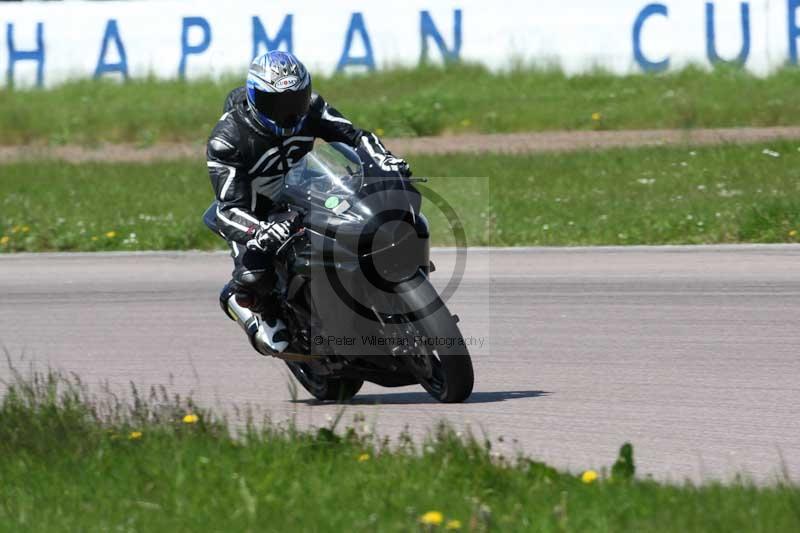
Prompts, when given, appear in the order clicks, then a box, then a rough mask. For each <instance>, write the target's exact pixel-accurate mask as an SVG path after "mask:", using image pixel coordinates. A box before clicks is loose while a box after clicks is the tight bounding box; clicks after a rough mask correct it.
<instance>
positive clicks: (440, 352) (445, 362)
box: [396, 278, 475, 403]
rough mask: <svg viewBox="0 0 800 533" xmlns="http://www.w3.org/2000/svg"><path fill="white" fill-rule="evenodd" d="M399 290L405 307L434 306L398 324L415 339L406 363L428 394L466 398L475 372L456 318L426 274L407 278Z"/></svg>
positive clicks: (441, 398) (457, 399)
mask: <svg viewBox="0 0 800 533" xmlns="http://www.w3.org/2000/svg"><path fill="white" fill-rule="evenodd" d="M411 287H413V288H411ZM397 292H398V295H399V296H401V298H402V299H403V301H404V304H405V306H406V309H409V310H419V309H423V308H433V309H435V310H434V311H433V312H430V313H420V312H418V311H417V312H414V311H411V312H409V313H406V314H405V315H402V317H401V319H400V321H399V322H400V323H399V324H397V325H396V326H399V328H400V329H401V330H402V333H401V334H402V335H405V336H406V337H407V338H408V339H409V342H412V343H413V344H412V353H410V354H408V355H405V356H404V357H405V361H404V362H405V364H406V367H407V368H408V370H409V371H410V372H411V373H412V374H414V376H416V378H417V379H418V380H419V383H420V385H422V387H423V388H424V389H425V390H426V391H427V392H428V394H430V395H431V396H433V397H434V398H436V399H437V400H439V401H440V402H443V403H459V402H463V401H464V400H466V399H467V398H469V396H470V394H472V388H473V386H474V383H475V374H474V371H473V369H472V359H471V358H470V355H469V350H468V349H467V346H466V343H464V338H463V337H462V335H461V331H460V330H459V328H458V325H457V322H456V318H455V317H454V316H453V315H451V314H450V310H449V309H448V308H447V306H446V305H445V304H444V302H442V301H441V299H440V298H439V295H438V294H437V293H436V289H434V288H433V286H432V285H431V284H430V282H429V281H428V280H427V278H426V279H424V280H419V279H417V280H412V281H409V282H406V283H405V284H402V285H401V286H399V287H398V291H397ZM430 302H434V303H433V304H432V305H431V304H430ZM416 339H419V340H420V341H421V342H416ZM432 341H433V342H432ZM436 341H440V342H436Z"/></svg>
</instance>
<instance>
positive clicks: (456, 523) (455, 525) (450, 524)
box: [444, 520, 461, 531]
mask: <svg viewBox="0 0 800 533" xmlns="http://www.w3.org/2000/svg"><path fill="white" fill-rule="evenodd" d="M444 528H445V529H449V530H450V531H455V530H456V529H461V520H448V521H447V523H446V524H445V525H444Z"/></svg>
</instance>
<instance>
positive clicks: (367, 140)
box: [361, 132, 411, 177]
mask: <svg viewBox="0 0 800 533" xmlns="http://www.w3.org/2000/svg"><path fill="white" fill-rule="evenodd" d="M361 144H362V145H364V148H366V149H367V153H369V155H370V157H372V160H373V161H375V164H376V165H378V167H380V169H381V170H383V171H384V172H399V173H400V175H401V176H404V177H410V176H411V168H410V167H409V166H408V163H406V161H405V160H404V159H401V158H399V157H396V156H395V155H394V154H392V152H390V151H389V150H387V149H386V147H385V146H383V143H382V142H381V141H380V139H378V136H377V135H375V134H374V133H369V132H366V133H365V134H364V135H363V136H362V137H361Z"/></svg>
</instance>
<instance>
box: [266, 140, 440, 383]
mask: <svg viewBox="0 0 800 533" xmlns="http://www.w3.org/2000/svg"><path fill="white" fill-rule="evenodd" d="M357 153H358V156H359V157H360V158H361V160H362V162H364V163H365V164H364V170H365V172H364V174H365V178H364V181H363V184H362V185H361V187H360V188H359V190H358V192H357V193H356V194H355V196H354V197H353V198H352V202H351V205H350V207H349V208H348V209H347V210H346V211H344V212H342V213H340V214H336V213H335V212H333V210H331V209H326V208H324V207H322V206H321V205H320V204H319V202H315V201H313V200H311V199H310V195H308V194H307V193H306V191H303V190H300V189H298V188H295V187H291V186H285V187H284V191H283V197H282V198H281V199H280V201H281V202H282V203H285V204H287V205H289V206H290V208H292V207H291V206H294V207H295V208H297V207H299V208H300V210H301V211H303V226H304V227H305V235H304V237H303V238H302V239H296V240H295V241H294V243H293V245H292V250H291V252H290V254H289V255H291V256H292V257H291V258H287V259H288V261H287V263H288V264H287V267H288V272H287V274H288V277H289V278H292V277H293V276H302V277H303V278H305V279H306V280H307V283H308V291H307V295H306V298H308V299H310V300H311V302H310V306H311V307H312V308H313V314H314V315H316V318H318V319H319V320H318V322H317V321H316V320H314V321H313V322H311V321H310V322H309V323H308V324H307V326H308V329H309V338H311V339H313V338H314V337H317V336H322V337H323V338H324V339H326V342H325V343H324V345H323V346H322V347H319V346H315V345H314V343H313V342H312V343H311V347H310V348H311V352H312V353H325V350H326V349H329V348H333V349H334V351H335V352H336V353H337V354H339V355H344V356H360V357H359V359H358V361H361V364H363V365H366V366H369V367H374V368H372V369H371V370H370V372H365V373H364V374H363V376H364V377H365V378H366V379H368V380H370V381H375V382H379V383H381V384H384V385H387V386H391V385H402V384H410V383H415V382H416V381H415V379H414V378H413V377H412V376H410V375H405V374H404V373H405V372H406V371H405V370H404V369H403V367H402V365H397V360H396V359H395V358H393V357H391V356H389V355H388V354H389V349H388V348H387V347H385V346H375V345H374V344H370V343H369V342H364V339H363V337H362V336H363V335H371V334H374V332H376V329H378V328H380V326H381V320H386V319H387V318H386V317H387V315H390V314H391V313H392V312H395V313H396V312H397V309H396V306H395V304H393V303H392V298H393V297H394V298H396V295H395V293H394V288H395V287H396V286H397V284H399V283H401V282H403V281H407V280H409V279H412V278H414V277H415V276H417V275H418V274H419V272H420V271H421V272H422V273H423V274H424V275H427V272H428V267H429V263H430V259H429V256H430V241H429V238H430V234H429V228H428V222H427V220H426V219H425V217H424V216H423V215H422V214H421V213H420V207H421V203H422V198H421V195H420V193H419V191H418V190H417V189H416V188H414V186H413V185H412V183H411V182H410V181H408V179H406V178H403V177H402V176H400V175H399V174H398V173H393V172H385V171H382V170H381V169H380V168H378V167H377V166H376V165H374V164H373V163H372V160H371V158H370V157H369V155H368V154H367V153H366V151H365V150H364V149H363V148H360V149H358V150H357ZM295 286H296V283H295ZM331 336H332V337H333V338H335V339H336V342H338V339H340V338H342V339H354V342H352V343H350V344H345V343H339V344H337V345H336V346H329V343H328V342H327V339H328V338H329V337H331ZM381 355H383V356H384V357H380V356H381ZM365 356H370V357H368V358H365ZM398 366H399V368H398ZM374 372H378V374H380V373H381V372H391V373H392V376H391V377H390V376H388V375H387V376H385V378H386V379H385V380H379V379H378V378H377V377H376V376H375V375H374ZM398 372H400V373H401V374H403V375H398ZM371 374H372V375H371Z"/></svg>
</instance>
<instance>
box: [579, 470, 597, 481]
mask: <svg viewBox="0 0 800 533" xmlns="http://www.w3.org/2000/svg"><path fill="white" fill-rule="evenodd" d="M598 477H599V476H598V475H597V472H595V471H594V470H587V471H586V472H584V473H583V474H581V481H583V482H584V483H587V484H588V483H594V482H595V481H597V478H598Z"/></svg>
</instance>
